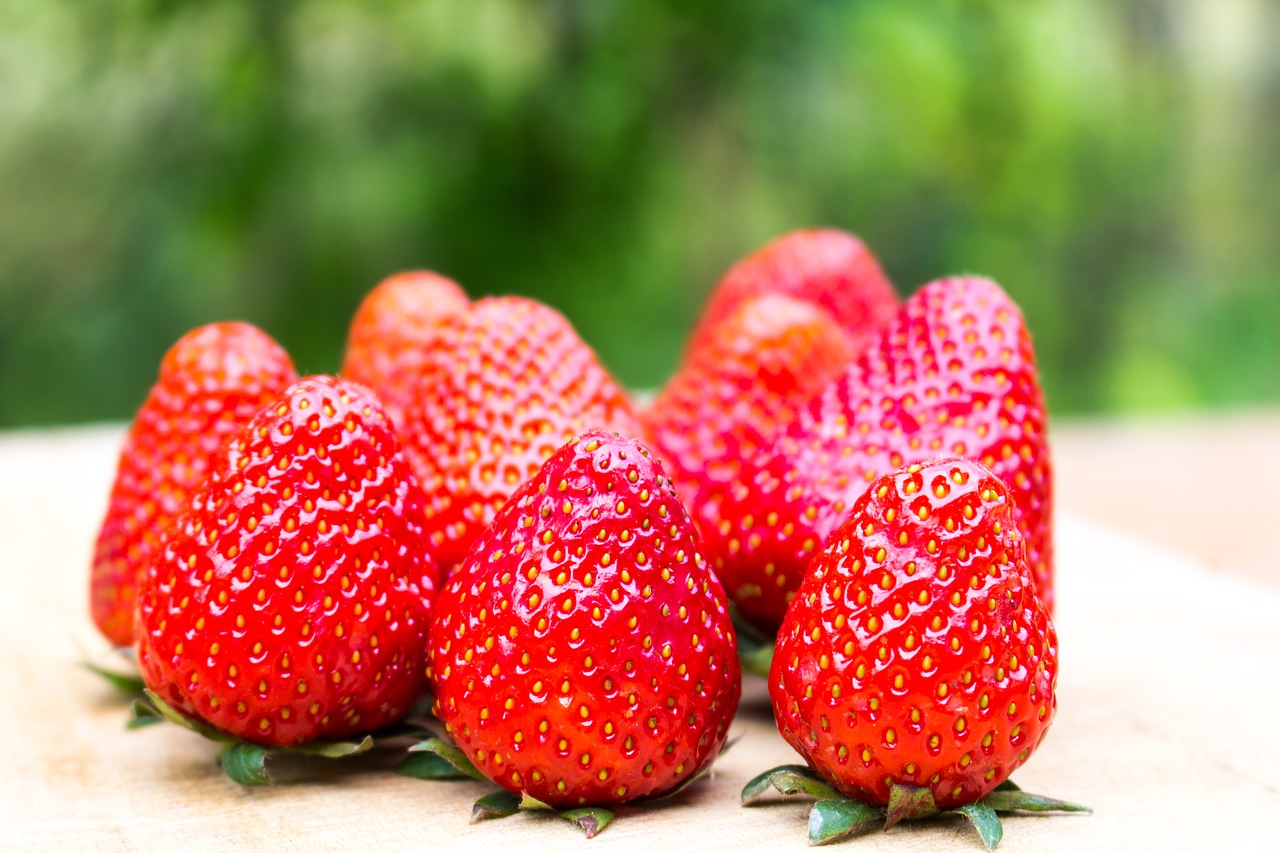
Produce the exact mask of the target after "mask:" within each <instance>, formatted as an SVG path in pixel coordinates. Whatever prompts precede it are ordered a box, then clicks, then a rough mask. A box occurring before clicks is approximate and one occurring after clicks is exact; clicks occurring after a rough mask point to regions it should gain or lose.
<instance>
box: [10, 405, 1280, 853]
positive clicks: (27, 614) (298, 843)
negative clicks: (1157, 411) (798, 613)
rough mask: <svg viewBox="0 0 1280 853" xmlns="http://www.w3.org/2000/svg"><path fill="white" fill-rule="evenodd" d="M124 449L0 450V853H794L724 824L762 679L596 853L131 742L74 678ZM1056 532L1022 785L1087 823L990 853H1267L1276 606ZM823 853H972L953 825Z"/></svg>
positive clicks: (477, 789) (331, 768) (183, 737)
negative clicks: (1043, 680) (678, 778)
mask: <svg viewBox="0 0 1280 853" xmlns="http://www.w3.org/2000/svg"><path fill="white" fill-rule="evenodd" d="M119 437H120V431H119V429H118V428H99V429H79V430H68V431H63V432H44V433H11V434H8V435H0V660H2V661H3V663H0V697H3V701H0V744H3V754H2V755H0V850H4V851H8V850H28V849H30V850H63V849H66V850H77V851H79V850H103V851H114V850H163V849H187V850H199V849H255V850H256V849H261V850H281V851H292V850H308V851H310V850H328V849H342V850H359V849H378V850H424V849H442V850H448V849H456V848H461V847H463V846H464V845H465V846H466V847H467V848H469V849H472V850H477V851H479V850H499V849H505V850H508V851H510V850H515V849H519V850H531V851H542V850H548V851H550V850H555V851H562V850H579V849H580V850H584V851H607V850H646V851H648V850H663V851H681V850H689V851H695V850H704V849H728V848H735V849H740V850H770V851H776V850H796V851H799V850H802V849H804V848H805V841H804V826H805V818H806V815H807V806H806V805H804V804H801V803H800V802H789V803H783V802H779V803H777V804H771V805H767V806H762V807H757V808H750V809H743V808H741V807H739V805H738V792H739V790H740V789H741V787H742V785H743V784H744V783H745V782H746V781H747V780H748V779H749V778H750V777H751V776H753V775H754V774H755V773H756V772H758V771H760V770H763V769H765V768H768V767H771V766H773V765H776V764H779V763H784V762H788V761H794V760H795V757H794V754H793V753H791V752H790V750H789V749H788V748H787V747H786V745H785V744H784V743H783V742H782V740H781V739H780V738H779V737H778V736H777V734H776V733H775V731H774V729H773V724H772V721H771V720H770V718H769V716H768V712H767V701H766V697H765V693H764V690H763V685H762V683H761V682H759V681H756V680H754V679H751V680H749V683H748V685H747V690H746V699H745V701H744V704H743V708H742V710H741V712H740V714H739V718H738V721H737V723H736V724H735V727H736V729H737V731H738V732H739V733H741V734H743V735H744V737H743V739H742V741H741V742H740V743H738V745H737V746H736V747H735V748H734V749H733V750H732V751H731V752H730V753H729V754H727V755H726V756H725V757H724V758H723V759H722V760H721V762H720V763H719V764H718V765H717V773H716V775H715V777H714V778H713V779H711V780H709V781H707V782H704V783H700V784H699V785H698V786H696V787H694V788H693V789H690V791H689V792H688V793H687V795H685V796H683V797H681V798H680V799H678V800H677V801H676V802H673V803H671V804H670V805H668V806H666V807H664V808H661V809H658V810H652V811H648V812H645V813H635V814H623V815H622V816H621V817H620V818H619V820H618V821H617V822H616V823H615V824H614V825H613V826H611V827H609V828H608V829H607V830H606V831H605V832H604V833H603V834H602V835H600V836H599V837H597V838H596V839H594V840H592V841H586V840H584V839H583V838H582V837H581V835H579V834H578V833H577V831H576V830H574V829H573V828H572V827H570V826H569V825H568V824H565V823H562V822H560V821H558V820H555V819H552V818H542V819H539V818H537V817H530V816H526V815H518V816H515V817H512V818H508V819H506V820H501V821H492V822H487V823H483V824H479V825H475V826H470V825H468V823H467V819H468V816H469V813H470V805H471V803H472V801H474V800H475V799H476V797H478V796H479V795H481V794H482V793H484V792H485V790H486V789H485V788H483V787H482V786H481V785H480V784H478V783H470V782H466V783H429V782H421V781H417V780H412V779H406V778H401V777H398V776H396V775H394V774H392V773H390V772H389V771H388V770H387V768H388V767H389V766H390V765H391V764H393V763H394V762H395V760H396V758H397V756H396V755H394V754H379V755H372V756H365V757H361V758H359V759H356V760H355V761H354V762H353V763H352V764H349V765H345V766H340V765H338V764H337V763H328V762H323V761H322V760H319V759H317V760H314V761H310V762H293V763H284V762H281V763H279V764H277V765H275V766H274V767H273V772H274V774H275V776H276V779H277V784H276V785H275V786H274V787H272V788H269V789H258V790H252V791H249V790H243V789H240V788H237V787H236V786H235V785H233V784H232V783H231V782H229V781H227V780H226V778H225V777H223V776H222V775H221V772H220V771H219V770H217V769H216V768H215V767H214V764H213V748H212V746H211V745H210V744H208V743H207V742H205V741H203V740H202V739H200V738H198V737H196V736H194V735H191V734H189V733H187V732H185V731H181V730H179V729H177V728H175V727H172V726H157V727H153V728H150V729H146V730H142V731H136V732H126V731H124V730H123V728H122V724H123V720H124V716H125V708H124V706H123V704H122V703H121V702H120V701H119V700H117V699H116V698H115V697H114V696H113V695H112V693H111V691H110V690H109V688H107V687H106V686H105V685H103V684H101V683H99V682H98V681H97V680H96V679H95V678H94V677H93V676H91V675H89V674H88V673H85V672H83V671H82V670H80V669H78V668H77V661H78V660H81V659H83V658H84V657H85V656H100V655H101V654H102V652H103V650H104V649H105V644H104V643H103V642H102V641H101V640H100V639H99V638H98V637H97V636H96V634H95V632H94V631H93V628H92V627H91V625H90V623H89V620H88V617H87V614H86V611H87V595H86V590H85V584H86V582H87V581H86V578H87V565H88V560H89V554H90V548H91V545H92V541H93V536H94V534H95V532H96V528H97V525H98V523H99V520H100V514H101V513H102V511H103V507H104V505H105V498H106V494H107V490H108V486H109V483H110V478H111V475H112V471H113V465H114V455H115V449H116V445H117V442H118V441H119ZM1258 509H1259V511H1263V510H1264V508H1261V507H1259V508H1258ZM1278 509H1280V501H1274V500H1273V504H1272V506H1271V507H1270V510H1269V512H1275V511H1276V510H1278ZM1058 523H1059V526H1058V541H1059V563H1058V584H1059V590H1060V593H1059V594H1060V600H1059V613H1058V628H1059V635H1060V640H1061V648H1062V676H1061V681H1060V685H1059V701H1060V711H1059V714H1058V719H1057V722H1056V723H1055V725H1054V728H1053V730H1052V732H1051V733H1050V735H1049V737H1048V739H1047V740H1046V741H1045V743H1044V745H1043V746H1042V748H1041V749H1040V751H1039V752H1038V753H1036V754H1035V755H1034V756H1033V757H1032V759H1031V761H1030V763H1029V764H1028V765H1027V766H1026V767H1025V768H1023V769H1022V770H1021V771H1019V773H1018V775H1017V780H1018V781H1019V782H1020V783H1021V784H1022V785H1023V787H1024V788H1027V789H1029V790H1034V791H1038V792H1043V793H1047V794H1052V795H1056V796H1060V797H1064V798H1067V799H1072V800H1077V801H1080V802H1085V803H1088V804H1090V805H1092V806H1093V807H1094V808H1095V809H1096V813H1095V814H1094V815H1091V816H1053V817H1011V818H1008V819H1006V821H1005V840H1004V843H1003V844H1002V845H1001V848H1000V849H1001V850H1003V851H1010V853H1014V851H1021V850H1026V851H1032V850H1035V851H1042V850H1088V851H1098V850H1135V849H1163V850H1207V849H1225V850H1236V849H1275V848H1274V847H1272V844H1274V843H1275V841H1276V839H1277V838H1280V738H1278V737H1277V736H1276V733H1277V728H1278V724H1280V710H1278V709H1280V677H1278V676H1280V670H1278V668H1277V661H1280V592H1277V591H1276V590H1274V589H1272V588H1269V587H1265V586H1261V585H1256V584H1254V583H1252V582H1250V581H1248V580H1245V579H1241V578H1236V577H1231V576H1225V575H1222V574H1220V573H1214V572H1211V571H1208V570H1206V569H1204V568H1202V567H1201V566H1199V565H1197V564H1195V563H1193V562H1191V561H1188V560H1184V559H1182V558H1180V557H1178V556H1176V555H1174V554H1172V553H1167V552H1165V551H1162V550H1161V549H1160V548H1158V547H1153V546H1150V545H1147V544H1144V543H1142V542H1139V541H1137V540H1134V539H1131V538H1128V537H1126V536H1124V535H1121V534H1117V533H1114V532H1111V531H1109V530H1108V529H1106V528H1104V527H1100V526H1098V525H1096V524H1094V523H1091V522H1087V521H1084V520H1082V519H1081V518H1079V517H1077V516H1074V515H1064V516H1063V517H1060V518H1059V521H1058ZM838 849H845V850H888V849H895V850H905V851H911V850H963V851H978V850H981V846H980V844H979V843H978V841H977V839H976V836H974V835H972V834H971V833H970V831H969V830H968V829H967V828H966V827H965V826H963V825H962V824H960V823H959V822H958V821H946V822H927V823H924V824H920V825H914V826H900V827H898V828H896V829H894V830H893V831H892V832H890V833H888V834H882V833H878V832H876V833H871V834H869V835H865V836H862V837H860V838H857V839H854V840H851V841H849V842H846V843H845V844H844V845H842V846H841V847H840V848H838Z"/></svg>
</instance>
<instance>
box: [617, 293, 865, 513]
mask: <svg viewBox="0 0 1280 853" xmlns="http://www.w3.org/2000/svg"><path fill="white" fill-rule="evenodd" d="M855 354H856V353H855V350H854V345H853V341H852V340H851V339H850V337H849V335H848V334H847V333H846V332H845V331H844V329H842V328H841V327H840V325H839V324H838V323H837V322H836V321H835V319H834V318H833V317H832V316H831V315H830V314H828V313H827V312H826V311H825V310H823V309H822V308H820V307H818V306H817V305H815V304H813V303H811V302H807V301H802V300H798V299H793V298H791V297H789V296H782V295H779V294H766V295H764V296H757V297H753V298H750V299H747V300H745V301H743V302H741V303H740V304H739V305H738V306H737V308H735V309H734V311H733V312H732V313H730V314H729V315H728V316H727V317H726V318H725V319H724V321H723V322H721V323H719V324H717V325H716V326H715V328H714V329H712V331H711V334H710V335H709V337H708V338H707V339H706V340H705V342H704V343H703V345H702V346H700V347H699V348H698V349H697V350H695V351H694V352H692V353H691V354H690V356H689V359H688V360H687V361H686V362H685V364H684V366H683V367H682V368H681V369H680V370H679V371H678V372H677V373H676V375H675V376H673V377H672V378H671V381H670V382H668V383H667V385H666V386H665V387H664V388H663V389H662V392H661V393H660V394H659V395H658V397H657V398H656V399H655V400H654V402H653V404H652V405H651V406H650V407H649V408H648V409H646V410H645V411H644V412H643V413H642V415H641V418H642V421H643V423H644V427H645V429H646V434H647V435H648V436H650V441H651V443H652V445H653V447H654V449H656V450H657V451H658V453H659V454H660V455H661V456H662V458H663V459H664V460H665V461H666V462H667V466H668V470H669V471H670V472H671V476H672V479H673V480H675V483H676V487H677V489H678V490H679V492H680V496H681V498H682V499H683V500H684V503H685V506H686V507H688V508H689V509H690V512H691V514H692V515H693V516H694V518H695V520H696V521H697V522H698V524H699V526H700V527H701V526H703V525H705V524H706V523H708V522H711V523H714V520H715V519H716V518H717V517H718V515H717V512H716V509H715V507H714V506H713V505H711V501H712V500H713V499H714V496H715V494H716V492H717V487H718V488H719V489H723V488H725V487H726V486H728V485H729V484H730V483H733V482H735V481H736V480H738V479H739V478H740V477H741V467H742V464H743V460H745V459H751V458H753V457H755V456H756V455H757V454H758V453H759V452H760V451H761V450H762V449H764V447H766V446H767V444H768V442H769V440H770V439H771V438H772V437H773V435H774V434H775V433H776V432H777V431H778V429H779V428H780V427H782V426H785V425H786V424H787V423H789V422H790V421H791V419H792V418H793V417H794V416H795V414H796V412H797V411H798V410H799V409H800V408H801V407H802V406H803V405H804V404H805V403H807V402H808V401H809V398H811V397H812V396H814V395H815V394H817V393H818V392H819V391H821V390H822V389H823V387H824V386H826V384H827V383H828V382H830V381H831V380H833V379H835V378H836V377H837V376H838V375H839V374H840V373H841V372H842V371H843V370H844V369H845V368H846V367H847V366H848V365H849V363H850V362H852V361H853V358H854V355H855Z"/></svg>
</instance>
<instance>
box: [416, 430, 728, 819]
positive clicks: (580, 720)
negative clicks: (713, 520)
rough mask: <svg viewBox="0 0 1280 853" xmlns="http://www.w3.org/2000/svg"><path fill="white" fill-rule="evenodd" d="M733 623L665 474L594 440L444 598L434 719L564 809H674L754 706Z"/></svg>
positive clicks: (449, 583)
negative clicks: (668, 805)
mask: <svg viewBox="0 0 1280 853" xmlns="http://www.w3.org/2000/svg"><path fill="white" fill-rule="evenodd" d="M727 608H728V605H727V602H726V599H725V596H724V592H723V590H722V589H721V587H720V584H719V583H718V582H717V581H716V579H715V577H714V576H713V575H712V574H711V572H710V571H709V569H708V567H707V566H706V563H705V561H704V559H703V558H702V556H701V554H700V552H699V548H698V539H697V534H696V532H695V530H694V527H693V525H692V523H691V522H690V520H689V518H688V517H687V515H686V513H685V511H684V509H683V507H682V505H681V503H680V500H679V498H678V497H677V496H676V494H675V492H674V491H673V490H672V488H671V486H670V483H669V481H668V480H667V478H666V477H665V475H664V473H663V469H662V466H661V464H660V463H658V462H657V461H656V460H655V459H654V458H653V457H652V456H651V455H650V453H649V451H648V450H647V449H645V447H644V446H643V445H640V444H638V443H637V442H635V441H633V440H631V439H628V438H624V437H620V436H617V435H612V434H606V433H603V432H589V433H587V434H585V435H583V436H581V437H579V438H576V439H574V440H573V441H571V442H570V443H568V444H567V445H565V446H564V447H563V448H561V449H560V450H558V451H557V452H556V453H555V454H554V455H553V456H552V457H551V458H550V459H549V460H547V462H546V464H545V465H543V466H542V468H541V470H540V471H539V472H538V473H537V475H536V476H535V477H533V478H532V479H531V480H529V481H528V482H526V483H525V484H524V485H523V486H521V487H520V489H519V490H518V491H517V492H516V493H515V494H514V495H513V496H512V498H511V500H510V501H508V502H507V504H506V505H505V506H504V507H503V508H502V509H501V510H500V511H499V512H498V514H497V517H496V519H495V520H494V522H493V524H492V525H491V526H490V527H489V528H488V529H487V530H486V531H485V532H484V533H483V534H482V535H481V536H480V538H479V539H478V540H477V541H476V543H475V545H474V546H473V547H472V549H471V551H470V553H469V554H468V555H467V558H466V560H465V561H464V563H463V565H462V566H461V567H460V569H459V570H458V571H456V572H455V573H454V574H453V575H452V576H451V577H450V578H449V579H448V580H446V581H445V583H444V584H443V586H442V589H441V594H440V598H439V601H438V602H437V609H436V618H435V621H434V623H433V625H432V629H431V653H430V654H431V657H430V665H431V671H432V673H433V680H434V687H435V696H436V702H435V708H434V711H435V713H436V715H437V716H438V717H439V718H440V719H441V720H442V721H443V722H444V724H445V728H446V730H447V731H448V733H449V735H450V736H451V737H452V738H453V739H454V740H455V742H456V743H457V745H458V746H459V747H460V748H461V749H462V750H463V751H464V752H465V754H466V755H467V757H468V758H470V759H471V761H472V762H473V763H474V764H475V766H476V767H477V768H479V770H480V771H481V772H482V773H484V774H485V775H486V776H488V777H489V778H490V779H492V780H494V781H495V782H497V783H498V784H499V785H501V786H502V787H504V788H506V789H507V790H510V791H513V792H517V793H520V794H527V795H529V796H532V797H533V798H535V799H537V800H540V801H542V802H544V803H547V804H549V805H552V806H555V807H577V806H582V805H593V806H603V805H611V804H616V803H622V802H628V801H633V800H637V799H641V798H645V797H652V796H656V795H661V794H663V793H666V792H670V791H672V790H673V789H675V788H677V787H678V786H680V785H682V784H683V783H685V782H687V781H689V780H691V779H693V778H696V776H697V775H698V774H699V773H701V772H702V771H703V770H704V769H706V768H707V767H708V766H709V765H710V763H711V762H712V761H714V759H715V757H716V756H717V754H718V753H719V752H720V750H721V748H722V747H723V745H724V743H725V738H726V736H727V734H728V729H729V724H730V721H731V720H732V719H733V715H734V711H735V710H736V708H737V705H738V698H739V693H740V689H741V678H740V670H739V664H738V658H737V653H736V645H735V639H734V633H733V628H732V626H731V623H730V620H729V615H728V609H727Z"/></svg>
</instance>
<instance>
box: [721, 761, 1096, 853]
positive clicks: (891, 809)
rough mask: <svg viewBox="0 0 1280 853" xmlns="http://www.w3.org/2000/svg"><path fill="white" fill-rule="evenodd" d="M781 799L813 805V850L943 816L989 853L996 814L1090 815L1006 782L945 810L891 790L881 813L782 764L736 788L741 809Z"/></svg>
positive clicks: (913, 793)
mask: <svg viewBox="0 0 1280 853" xmlns="http://www.w3.org/2000/svg"><path fill="white" fill-rule="evenodd" d="M771 788H772V789H774V790H776V791H778V792H779V793H781V794H783V795H787V796H791V795H796V794H801V795H804V796H809V797H813V798H814V799H815V800H816V802H815V803H814V804H813V808H812V810H811V811H810V812H809V844H810V845H813V846H816V845H821V844H831V843H832V842H835V841H840V840H842V839H845V838H847V837H849V836H850V835H852V834H854V833H855V832H857V831H859V830H861V829H865V828H866V827H869V826H871V825H872V824H874V823H877V822H879V821H882V820H883V821H884V828H885V830H888V829H890V828H891V827H893V826H894V824H896V823H899V822H900V821H903V820H921V819H924V818H931V817H940V816H943V815H959V816H961V817H963V818H965V819H966V820H968V821H969V822H970V823H971V824H972V825H973V827H974V829H976V830H977V832H978V836H979V837H980V838H981V839H982V843H983V845H984V846H985V847H986V848H987V850H995V849H996V846H997V845H998V844H999V843H1000V839H1001V838H1002V837H1003V836H1004V828H1003V826H1002V825H1001V823H1000V818H999V817H998V816H997V814H996V813H997V812H1091V811H1092V809H1090V808H1088V807H1087V806H1082V805H1078V804H1076V803H1069V802H1067V801H1066V800H1055V799H1053V798H1051V797H1043V796H1041V795H1039V794H1029V793H1027V792H1025V791H1023V790H1022V789H1020V788H1019V787H1018V786H1017V785H1015V784H1014V783H1013V782H1012V781H1009V780H1006V781H1004V782H1002V783H1001V784H1000V785H998V786H997V787H996V789H995V790H994V791H992V792H991V793H990V794H988V795H987V796H986V797H985V798H983V799H982V800H980V801H978V802H976V803H969V804H967V805H963V806H958V807H956V808H954V809H947V810H945V811H943V810H940V809H939V808H938V805H937V803H936V802H935V801H934V799H933V793H932V792H931V791H930V789H929V788H926V787H921V786H916V785H893V786H892V787H890V789H889V804H888V806H887V807H885V808H879V807H876V806H872V805H868V804H866V803H863V802H860V801H858V800H854V799H851V798H848V797H844V796H842V795H841V794H840V793H839V792H838V791H836V790H835V788H833V787H832V786H831V785H829V784H828V783H827V782H826V781H824V780H823V779H821V778H819V777H818V775H817V774H816V773H814V772H813V770H811V769H810V768H808V767H805V766H803V765H799V764H788V765H784V766H782V767H775V768H774V769H772V770H766V771H765V772H764V773H761V774H760V775H759V776H757V777H755V778H754V779H752V780H751V781H750V782H748V783H747V784H746V786H745V787H744V788H743V789H742V804H743V805H744V806H747V805H751V804H752V803H755V802H756V801H757V800H759V799H760V797H762V796H763V795H764V794H765V793H767V792H768V791H769V789H771Z"/></svg>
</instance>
